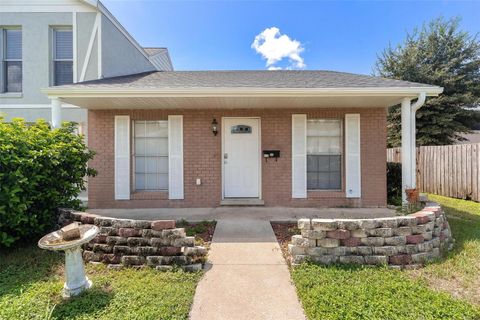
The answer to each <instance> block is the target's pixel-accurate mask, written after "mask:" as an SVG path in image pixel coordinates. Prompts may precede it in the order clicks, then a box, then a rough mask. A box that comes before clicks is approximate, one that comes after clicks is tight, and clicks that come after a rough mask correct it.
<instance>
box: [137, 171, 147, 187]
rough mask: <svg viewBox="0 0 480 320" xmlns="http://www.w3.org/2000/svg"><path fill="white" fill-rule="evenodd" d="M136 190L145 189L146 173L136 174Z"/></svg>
mask: <svg viewBox="0 0 480 320" xmlns="http://www.w3.org/2000/svg"><path fill="white" fill-rule="evenodd" d="M135 190H145V175H144V174H143V173H137V174H135Z"/></svg>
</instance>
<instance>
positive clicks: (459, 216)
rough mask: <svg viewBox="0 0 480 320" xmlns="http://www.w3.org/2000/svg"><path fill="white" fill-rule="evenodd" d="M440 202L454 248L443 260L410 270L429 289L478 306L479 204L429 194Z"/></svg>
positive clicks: (479, 277) (479, 259)
mask: <svg viewBox="0 0 480 320" xmlns="http://www.w3.org/2000/svg"><path fill="white" fill-rule="evenodd" d="M429 199H430V200H432V201H435V202H437V203H439V204H440V205H441V206H442V208H443V209H444V210H445V212H446V214H447V219H448V222H449V224H450V227H451V229H452V234H453V237H454V238H455V247H454V249H453V250H452V251H450V252H449V253H448V254H447V256H446V257H445V259H443V260H442V261H440V262H438V263H435V264H430V265H428V266H427V267H426V268H423V269H420V270H416V271H411V272H409V274H410V275H412V276H414V277H419V278H423V279H425V280H426V281H427V283H428V284H429V286H430V287H432V288H435V289H437V290H441V291H446V292H449V293H451V294H452V295H453V296H454V297H457V298H461V299H465V300H467V301H470V302H472V303H475V304H477V305H480V203H477V202H474V201H467V200H460V199H453V198H448V197H442V196H437V195H429Z"/></svg>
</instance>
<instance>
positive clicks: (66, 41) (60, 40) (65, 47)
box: [54, 30, 73, 60]
mask: <svg viewBox="0 0 480 320" xmlns="http://www.w3.org/2000/svg"><path fill="white" fill-rule="evenodd" d="M54 36H55V57H54V59H56V60H57V59H62V60H72V59H73V41H72V38H73V36H72V31H67V30H65V31H63V30H55V31H54Z"/></svg>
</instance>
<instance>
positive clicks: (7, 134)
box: [0, 117, 96, 249]
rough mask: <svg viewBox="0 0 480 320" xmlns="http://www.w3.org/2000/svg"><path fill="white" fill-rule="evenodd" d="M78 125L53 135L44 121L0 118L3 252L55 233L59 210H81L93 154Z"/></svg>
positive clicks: (0, 243)
mask: <svg viewBox="0 0 480 320" xmlns="http://www.w3.org/2000/svg"><path fill="white" fill-rule="evenodd" d="M74 131H75V125H74V124H73V123H64V124H63V126H62V127H61V128H58V129H55V130H51V129H50V126H49V125H48V124H47V123H46V122H44V121H38V122H37V123H35V124H28V123H26V122H25V121H23V120H21V119H14V120H13V121H12V122H11V123H7V122H3V121H2V118H1V117H0V249H1V248H2V247H11V246H12V245H14V244H15V243H17V242H20V241H32V240H36V238H38V237H39V236H41V235H43V234H44V233H45V232H47V231H49V230H51V228H52V227H53V226H54V224H55V222H56V221H55V220H56V217H57V215H56V210H57V208H58V207H69V208H79V206H80V200H79V199H78V198H77V197H78V194H79V193H80V191H81V190H85V177H87V176H94V175H95V174H96V171H95V170H94V169H92V168H89V167H88V165H87V163H88V161H89V160H91V159H92V158H93V155H94V152H93V151H91V150H89V149H88V148H87V147H86V145H85V142H84V140H83V138H82V137H81V136H79V135H77V134H76V133H75V132H74Z"/></svg>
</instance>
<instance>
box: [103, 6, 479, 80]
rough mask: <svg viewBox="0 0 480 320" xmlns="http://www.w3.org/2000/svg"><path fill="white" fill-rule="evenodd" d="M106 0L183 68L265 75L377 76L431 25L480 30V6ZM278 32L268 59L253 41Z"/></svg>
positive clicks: (269, 41) (138, 34)
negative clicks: (389, 50) (383, 55)
mask: <svg viewBox="0 0 480 320" xmlns="http://www.w3.org/2000/svg"><path fill="white" fill-rule="evenodd" d="M102 2H103V3H104V4H105V5H106V7H107V8H108V9H109V10H110V11H111V12H112V13H113V14H114V15H115V16H116V17H117V19H118V20H119V21H120V22H121V23H122V24H123V25H124V26H125V28H126V29H127V30H128V31H129V32H130V33H131V34H132V35H133V36H134V37H135V39H137V41H138V42H139V43H140V44H141V45H143V46H165V47H168V48H169V51H170V55H171V57H172V60H173V64H174V67H175V69H176V70H214V69H216V70H222V69H225V70H249V69H260V70H262V69H267V66H266V62H267V60H266V58H268V57H270V58H271V62H272V61H273V62H274V63H272V64H270V67H277V68H278V67H282V68H286V67H291V68H298V67H300V68H304V69H307V70H308V69H309V70H314V69H327V70H337V71H348V72H354V73H364V74H370V73H371V71H372V67H373V65H374V63H375V60H376V56H377V54H379V53H380V52H381V51H382V50H383V48H385V47H386V46H387V45H388V44H389V42H390V43H392V44H397V43H399V42H401V41H402V40H403V39H404V37H405V34H406V32H407V31H411V30H413V28H414V27H415V26H421V24H422V23H423V22H424V21H428V20H430V19H432V18H435V17H438V16H444V17H447V18H448V17H453V16H459V17H461V18H462V22H461V26H462V28H463V29H464V30H467V31H470V32H472V33H478V32H480V1H419V2H415V1H383V2H382V1H310V2H303V1H288V2H287V1H279V2H274V1H262V2H253V1H239V2H233V1H212V2H200V1H195V2H187V1H159V0H146V1H143V0H137V1H126V0H125V1H123V0H104V1H102ZM272 27H275V28H278V29H279V32H280V34H281V35H286V37H285V36H284V37H282V38H281V39H280V40H279V39H278V38H279V36H280V34H278V33H277V34H275V31H276V29H270V32H269V33H268V34H269V36H268V35H267V33H264V35H267V37H266V38H259V42H258V44H259V46H257V48H258V49H259V51H260V52H263V53H264V55H263V56H262V54H260V53H258V52H257V51H256V50H255V49H254V48H252V47H251V46H252V43H253V42H254V39H255V37H256V36H257V35H259V34H261V33H262V32H263V31H264V30H265V29H268V28H272ZM265 43H266V44H265ZM263 44H265V45H264V46H263V47H262V45H263ZM302 49H303V51H301V50H302ZM299 50H300V51H299ZM272 55H273V56H275V57H276V58H281V57H282V56H287V57H285V58H283V59H282V60H280V61H277V60H278V59H275V57H274V58H272ZM288 57H290V59H289V58H288ZM292 57H293V61H292V59H291V58H292ZM303 64H304V65H305V66H303Z"/></svg>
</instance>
